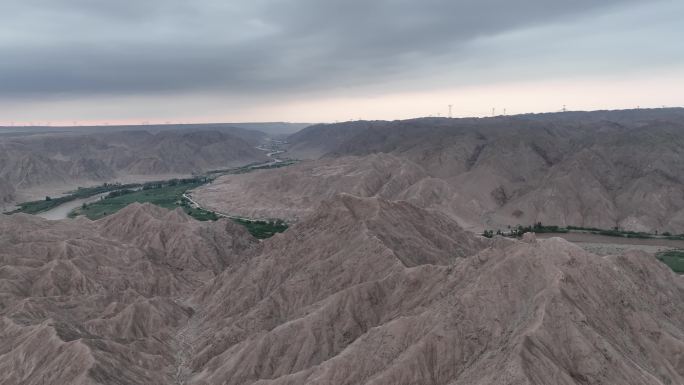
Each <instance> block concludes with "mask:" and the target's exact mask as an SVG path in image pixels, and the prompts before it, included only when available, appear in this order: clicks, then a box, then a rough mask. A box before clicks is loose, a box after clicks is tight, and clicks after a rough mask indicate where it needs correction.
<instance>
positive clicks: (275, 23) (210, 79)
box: [0, 0, 635, 98]
mask: <svg viewBox="0 0 684 385" xmlns="http://www.w3.org/2000/svg"><path fill="white" fill-rule="evenodd" d="M633 2H635V1H630V0H603V1H600V2H597V1H595V0H577V1H561V0H519V1H510V0H488V1H482V0H451V1H448V0H422V1H415V0H377V1H368V0H329V1H321V0H282V1H270V0H250V1H247V0H244V1H242V0H241V1H236V0H233V1H218V0H194V1H182V0H146V1H139V0H118V1H110V0H107V1H103V0H21V1H19V0H10V1H9V2H7V1H5V2H3V4H1V5H0V15H2V16H1V19H0V23H1V24H0V56H1V57H2V60H1V61H0V97H4V98H8V97H21V96H33V97H35V96H36V95H45V96H50V95H64V94H72V95H90V94H132V93H138V94H154V93H170V92H185V91H196V90H207V91H222V92H230V93H236V94H239V93H250V94H259V93H273V92H284V91H291V90H295V89H316V88H323V87H331V86H348V85H356V84H359V83H364V82H369V81H383V80H388V79H392V78H393V77H399V76H401V74H402V73H404V71H406V70H407V69H409V68H416V67H420V66H422V65H423V64H424V63H425V62H430V61H434V60H437V61H439V60H458V58H459V52H460V50H461V49H462V47H463V46H464V45H466V44H468V43H469V42H471V41H473V39H476V38H478V37H482V36H491V35H495V34H500V33H505V32H507V31H515V30H517V29H522V28H527V27H530V26H535V25H540V24H545V23H552V22H558V21H563V20H568V19H571V18H573V17H577V16H587V15H591V14H592V13H593V12H599V11H604V9H601V8H606V7H611V6H620V5H622V4H623V3H633ZM440 58H441V59H440ZM371 79H372V80H371Z"/></svg>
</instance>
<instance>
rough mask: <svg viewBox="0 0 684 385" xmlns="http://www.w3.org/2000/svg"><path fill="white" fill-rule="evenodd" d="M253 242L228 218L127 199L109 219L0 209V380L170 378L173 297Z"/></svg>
mask: <svg viewBox="0 0 684 385" xmlns="http://www.w3.org/2000/svg"><path fill="white" fill-rule="evenodd" d="M255 247H257V244H256V240H254V239H253V238H252V237H251V236H250V235H249V234H248V233H247V232H246V231H245V230H244V229H243V228H242V227H239V226H237V225H235V224H233V223H231V222H228V221H225V220H223V221H220V222H216V223H200V222H197V221H194V220H192V219H190V218H189V217H187V216H185V214H183V213H182V212H180V211H173V212H169V211H167V210H164V209H160V208H158V207H155V206H150V205H137V204H135V205H131V206H129V207H128V208H126V209H124V210H122V211H121V212H119V213H117V214H115V215H112V216H111V217H109V218H107V219H106V220H102V221H99V222H90V221H89V220H80V219H79V220H67V221H46V220H42V219H40V218H37V217H33V216H29V215H23V214H21V215H13V216H11V217H7V216H0V287H1V288H2V289H1V290H0V293H1V297H0V341H2V343H0V369H1V370H0V383H3V384H45V383H60V384H96V383H97V384H114V383H117V384H120V383H147V384H171V383H174V376H175V371H176V367H177V354H176V345H175V344H176V341H175V333H176V329H177V328H178V327H179V326H180V325H183V324H184V323H185V322H186V321H187V320H188V318H190V317H191V316H192V314H193V313H192V309H191V308H189V307H187V306H186V305H184V304H183V303H182V302H181V301H180V299H181V298H184V297H186V296H187V295H189V293H191V292H192V291H193V290H194V289H196V288H197V287H198V286H199V285H201V284H202V283H204V282H206V281H207V280H209V279H211V277H213V276H214V275H215V274H217V273H218V272H219V271H222V270H223V269H224V268H225V267H226V266H228V265H230V264H232V263H236V261H237V260H238V258H242V257H244V256H246V255H249V253H250V252H251V250H252V249H254V248H255Z"/></svg>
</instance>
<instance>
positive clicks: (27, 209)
mask: <svg viewBox="0 0 684 385" xmlns="http://www.w3.org/2000/svg"><path fill="white" fill-rule="evenodd" d="M140 186H142V185H140V184H126V185H122V184H120V183H113V184H110V183H105V184H103V185H100V186H95V187H79V188H78V189H77V190H76V191H73V192H71V193H70V194H68V195H65V196H62V197H58V198H51V197H49V196H47V197H45V199H43V200H39V201H31V202H24V203H20V204H19V208H18V209H16V210H14V211H10V212H7V213H5V214H16V213H26V214H39V213H42V212H45V211H48V210H51V209H53V208H55V207H57V206H59V205H61V204H63V203H67V202H71V201H73V200H76V199H83V198H89V197H91V196H93V195H97V194H102V193H106V192H108V191H114V190H120V189H128V188H136V187H140Z"/></svg>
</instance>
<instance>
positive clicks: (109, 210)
mask: <svg viewBox="0 0 684 385" xmlns="http://www.w3.org/2000/svg"><path fill="white" fill-rule="evenodd" d="M296 162H297V161H296V160H292V159H287V160H284V161H282V162H279V163H269V164H263V165H260V164H257V163H255V164H251V165H247V166H243V167H237V168H230V169H225V170H214V171H210V172H208V173H206V175H205V176H198V177H193V178H185V179H170V180H166V181H155V182H147V183H134V184H121V183H105V184H103V185H101V186H95V187H79V188H78V189H77V190H76V191H73V192H71V193H70V194H69V195H65V196H63V197H59V198H51V197H45V199H44V200H39V201H32V202H24V203H21V204H19V208H18V209H17V210H14V211H11V212H8V213H5V214H15V213H26V214H38V213H42V212H44V211H48V210H50V209H53V208H55V207H57V206H59V205H61V204H63V203H67V202H70V201H73V200H76V199H82V198H89V197H91V196H94V195H98V194H103V193H107V192H109V194H107V195H106V196H104V197H102V199H100V200H98V201H96V202H92V203H89V204H86V203H84V204H83V205H82V206H81V207H80V208H77V209H75V210H73V211H72V212H71V213H69V217H70V218H74V217H77V216H79V215H85V216H86V217H88V218H89V219H92V220H95V219H100V218H104V217H106V216H107V215H111V214H114V213H115V212H117V211H119V210H121V209H122V208H124V207H126V206H128V205H129V204H131V203H134V202H138V203H151V204H155V205H157V206H161V207H164V208H167V209H175V208H177V207H181V208H182V209H183V211H185V213H187V214H188V215H190V216H191V217H193V218H195V219H197V220H200V221H215V220H218V219H219V218H220V216H219V215H217V214H216V213H215V212H212V211H208V210H204V209H201V208H196V207H192V205H191V204H190V202H189V201H188V200H187V199H185V198H184V197H183V194H185V193H186V192H187V191H189V190H192V189H194V188H197V187H199V186H201V185H203V184H206V183H209V182H211V181H212V180H214V178H216V177H218V176H220V175H227V174H244V173H248V172H251V171H255V170H264V169H273V168H280V167H286V166H291V165H293V164H295V163H296ZM231 220H232V221H234V222H236V223H238V224H240V225H242V226H245V227H246V228H247V230H248V231H249V232H250V233H251V234H252V235H253V236H254V237H256V238H259V239H264V238H269V237H272V236H273V235H274V234H276V233H281V232H283V231H285V230H287V223H285V222H283V221H282V220H278V219H276V220H249V219H246V218H231Z"/></svg>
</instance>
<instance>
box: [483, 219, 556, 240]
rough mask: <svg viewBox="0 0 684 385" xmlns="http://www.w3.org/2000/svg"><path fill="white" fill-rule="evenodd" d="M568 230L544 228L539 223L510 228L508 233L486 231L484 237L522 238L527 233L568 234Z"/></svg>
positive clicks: (552, 227)
mask: <svg viewBox="0 0 684 385" xmlns="http://www.w3.org/2000/svg"><path fill="white" fill-rule="evenodd" d="M567 232H568V229H566V228H562V227H559V226H544V225H543V224H542V223H541V222H537V223H535V224H534V225H531V226H523V225H518V226H515V227H511V226H508V231H501V230H496V233H495V232H494V230H485V231H484V232H483V233H482V235H483V236H484V237H486V238H492V237H494V235H501V236H503V237H511V238H520V237H522V236H523V234H525V233H567Z"/></svg>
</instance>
